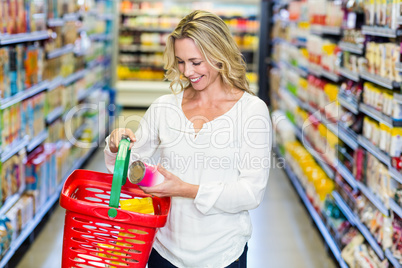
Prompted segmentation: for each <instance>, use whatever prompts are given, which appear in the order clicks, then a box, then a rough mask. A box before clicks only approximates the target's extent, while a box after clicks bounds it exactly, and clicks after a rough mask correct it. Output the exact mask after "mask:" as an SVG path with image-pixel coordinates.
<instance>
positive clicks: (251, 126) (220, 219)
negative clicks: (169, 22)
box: [105, 92, 272, 268]
mask: <svg viewBox="0 0 402 268" xmlns="http://www.w3.org/2000/svg"><path fill="white" fill-rule="evenodd" d="M182 99H183V92H181V93H180V94H177V95H173V94H171V95H165V96H162V97H160V98H158V99H157V100H156V101H155V102H154V103H153V104H152V105H151V106H150V107H149V109H148V110H147V112H146V113H145V115H144V117H143V118H142V120H141V123H140V126H139V128H138V130H137V132H136V133H135V135H136V138H137V142H135V143H134V146H133V148H132V150H131V161H134V160H136V159H141V160H142V161H144V162H145V163H150V164H158V163H161V164H162V165H163V166H164V167H165V168H166V169H167V170H168V171H170V172H172V173H173V174H175V175H176V176H178V177H179V178H180V179H181V180H183V181H185V182H188V183H191V184H196V185H199V190H198V193H197V196H196V198H195V199H190V198H183V197H173V198H172V204H171V211H170V213H169V217H168V221H167V223H166V226H165V227H163V228H161V229H160V230H159V231H158V233H157V235H156V239H155V243H154V248H155V249H156V251H158V253H159V254H160V255H161V256H162V257H164V258H165V259H167V260H169V261H170V262H171V263H172V264H174V265H175V266H178V267H213V268H216V267H226V266H227V265H229V264H231V263H232V262H233V261H235V260H236V259H238V258H239V257H240V255H241V254H242V252H243V249H244V246H245V244H246V243H247V241H248V240H249V239H250V236H251V231H252V226H251V222H250V217H249V213H248V210H250V209H254V208H256V207H257V206H258V205H259V204H260V202H261V201H262V199H263V197H264V192H265V188H266V186H267V181H268V175H269V167H270V164H271V162H270V153H271V145H272V141H271V140H272V127H271V121H270V117H269V112H268V109H267V106H266V104H265V103H264V102H263V101H262V100H260V99H259V98H258V97H255V96H252V95H251V94H249V93H246V92H245V93H244V94H243V96H242V97H241V98H240V100H239V101H238V102H236V104H235V105H234V106H233V107H232V108H231V109H230V110H229V111H228V112H226V113H225V114H223V115H222V116H219V117H218V118H215V119H214V120H212V121H209V122H207V120H206V119H205V122H206V123H204V124H203V127H202V129H201V130H200V131H199V132H198V133H196V132H195V130H194V127H193V124H192V123H191V122H190V121H189V120H188V119H187V118H186V116H185V115H184V113H183V110H182V108H181V103H182ZM199 119H203V118H201V117H200V118H199ZM106 142H107V146H106V148H105V162H106V167H107V169H108V170H109V171H110V172H113V169H114V162H115V158H116V154H114V153H112V152H111V151H110V150H109V146H108V142H109V137H108V138H106Z"/></svg>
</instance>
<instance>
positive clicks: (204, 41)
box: [164, 10, 253, 94]
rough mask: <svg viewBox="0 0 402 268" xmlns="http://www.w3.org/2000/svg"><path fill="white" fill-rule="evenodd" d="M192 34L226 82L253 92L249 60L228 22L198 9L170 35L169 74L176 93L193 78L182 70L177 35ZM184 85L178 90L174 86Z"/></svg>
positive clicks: (166, 66)
mask: <svg viewBox="0 0 402 268" xmlns="http://www.w3.org/2000/svg"><path fill="white" fill-rule="evenodd" d="M183 38H191V39H192V40H193V41H194V43H195V45H196V46H197V47H198V49H199V50H200V51H201V53H202V55H203V56H204V58H205V59H206V61H207V62H208V63H209V64H210V65H211V66H212V67H213V68H215V69H216V70H217V71H219V73H220V75H221V77H222V80H223V82H224V83H225V84H226V85H228V86H230V87H231V88H233V87H236V88H239V89H241V90H243V91H246V92H248V93H250V94H253V93H252V91H251V90H250V88H249V82H248V80H247V77H246V62H245V61H244V58H243V55H242V54H241V52H240V50H239V48H238V46H237V44H236V43H235V41H234V39H233V37H232V35H231V33H230V30H229V28H228V26H227V25H226V24H225V22H224V21H223V20H222V19H221V18H220V17H218V16H217V15H215V14H213V13H210V12H207V11H201V10H196V11H193V12H192V13H190V14H189V15H187V16H186V17H184V18H183V19H182V20H181V21H180V23H179V24H178V25H177V27H176V29H175V30H174V31H173V32H172V33H171V34H170V35H169V36H168V38H167V41H166V48H165V52H164V59H165V66H164V68H165V69H166V74H165V78H166V79H167V80H169V81H171V83H170V89H171V90H172V92H173V93H179V92H181V91H183V90H184V89H185V88H187V87H189V86H190V81H189V79H188V78H186V77H185V76H184V75H182V74H181V73H180V71H179V67H178V64H177V60H176V57H175V51H174V43H175V40H176V39H183ZM177 86H180V90H179V91H178V92H177V91H175V90H174V88H177Z"/></svg>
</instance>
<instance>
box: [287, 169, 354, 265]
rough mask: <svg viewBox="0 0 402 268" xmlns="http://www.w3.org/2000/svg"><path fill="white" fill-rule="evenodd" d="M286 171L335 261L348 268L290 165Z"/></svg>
mask: <svg viewBox="0 0 402 268" xmlns="http://www.w3.org/2000/svg"><path fill="white" fill-rule="evenodd" d="M285 171H286V173H287V175H288V177H289V179H290V181H291V182H292V184H293V186H294V187H295V189H296V191H297V193H298V194H299V196H300V198H301V199H302V201H303V203H304V205H305V206H306V208H307V210H308V212H309V213H310V216H311V217H312V218H313V220H314V222H315V224H316V225H317V228H318V230H320V232H321V234H322V236H323V237H324V239H325V241H326V243H327V245H328V247H329V248H330V249H331V251H332V253H333V254H334V256H335V259H336V260H337V261H338V262H339V265H340V266H341V267H348V266H347V264H346V263H345V261H344V260H343V258H342V256H341V251H340V250H339V248H338V246H337V245H336V243H335V241H334V239H333V238H332V236H331V234H330V233H329V231H328V229H327V228H326V227H325V224H324V222H323V221H322V220H321V218H320V216H319V215H318V213H317V211H315V209H314V207H313V205H312V204H311V203H310V201H309V199H308V197H307V195H306V193H305V192H304V190H303V187H302V186H301V184H300V182H299V180H298V178H297V177H296V175H295V174H294V173H293V171H292V170H291V169H290V167H289V165H287V164H286V165H285Z"/></svg>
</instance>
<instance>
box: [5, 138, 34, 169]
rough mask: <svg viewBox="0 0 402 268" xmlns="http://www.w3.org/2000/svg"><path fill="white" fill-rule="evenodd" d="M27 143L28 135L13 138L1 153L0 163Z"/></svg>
mask: <svg viewBox="0 0 402 268" xmlns="http://www.w3.org/2000/svg"><path fill="white" fill-rule="evenodd" d="M28 143H29V137H28V136H25V137H23V138H22V139H19V140H15V141H14V142H12V143H11V144H10V145H8V146H7V147H6V148H5V149H4V150H3V152H2V154H1V163H4V162H6V161H7V160H8V159H10V158H11V157H12V156H13V155H15V154H17V153H18V152H19V151H21V150H22V149H24V148H25V147H26V146H27V145H28Z"/></svg>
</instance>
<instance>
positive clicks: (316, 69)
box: [308, 63, 322, 76]
mask: <svg viewBox="0 0 402 268" xmlns="http://www.w3.org/2000/svg"><path fill="white" fill-rule="evenodd" d="M308 71H309V73H311V74H312V75H315V76H321V75H322V67H321V66H319V65H317V64H313V63H309V66H308Z"/></svg>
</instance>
